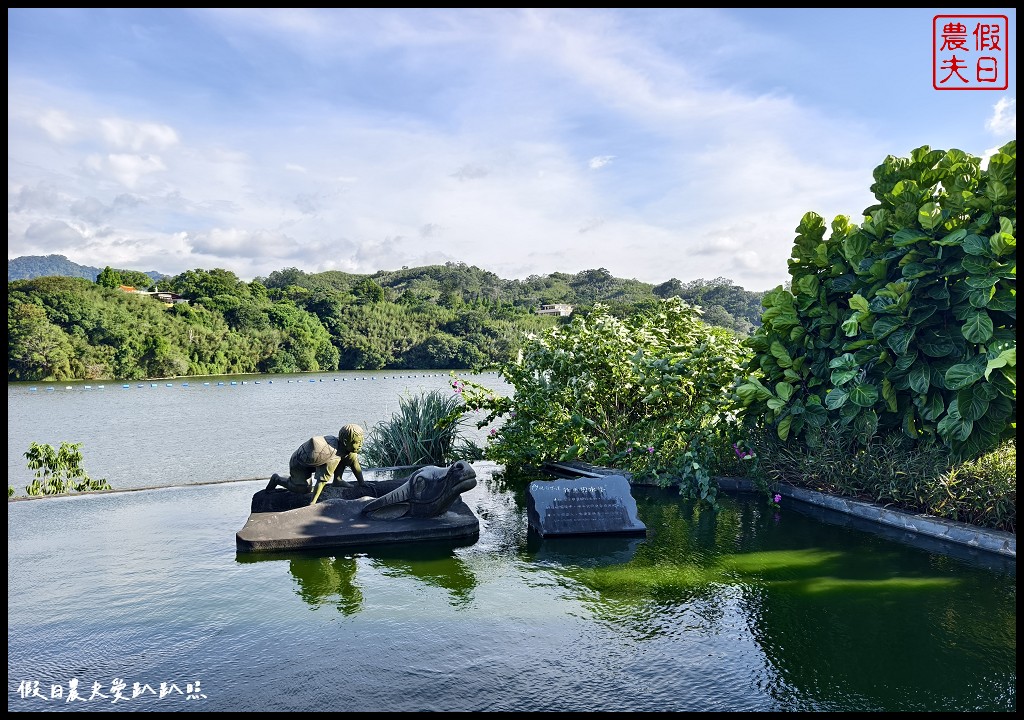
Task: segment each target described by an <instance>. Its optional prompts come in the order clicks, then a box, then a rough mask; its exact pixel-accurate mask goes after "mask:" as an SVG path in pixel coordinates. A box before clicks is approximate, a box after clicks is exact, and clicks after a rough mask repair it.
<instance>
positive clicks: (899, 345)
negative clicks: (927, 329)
mask: <svg viewBox="0 0 1024 720" xmlns="http://www.w3.org/2000/svg"><path fill="white" fill-rule="evenodd" d="M913 337H914V329H913V328H900V329H899V330H897V331H896V332H894V333H893V334H892V335H890V336H889V337H888V338H886V340H885V342H886V344H887V345H888V346H889V347H890V348H892V351H893V352H894V353H896V354H897V355H903V354H904V353H905V352H906V351H907V347H908V346H909V345H910V340H911V339H912V338H913Z"/></svg>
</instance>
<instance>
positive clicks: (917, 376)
mask: <svg viewBox="0 0 1024 720" xmlns="http://www.w3.org/2000/svg"><path fill="white" fill-rule="evenodd" d="M908 379H909V381H910V389H911V390H913V391H914V392H916V393H918V394H920V395H924V394H925V393H927V392H928V388H929V387H931V371H930V369H929V367H928V363H926V362H922V363H920V364H919V365H917V366H915V367H912V368H911V369H910V373H909V375H908Z"/></svg>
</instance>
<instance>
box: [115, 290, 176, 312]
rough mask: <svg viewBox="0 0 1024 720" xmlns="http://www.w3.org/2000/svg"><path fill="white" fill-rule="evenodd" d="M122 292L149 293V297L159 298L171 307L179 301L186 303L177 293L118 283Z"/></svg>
mask: <svg viewBox="0 0 1024 720" xmlns="http://www.w3.org/2000/svg"><path fill="white" fill-rule="evenodd" d="M118 287H119V288H120V289H121V290H122V291H123V292H126V293H132V294H133V295H149V296H150V297H152V298H154V299H156V300H159V301H160V302H162V303H163V304H164V305H166V306H167V307H173V306H175V305H179V304H181V303H185V304H186V305H187V304H188V300H186V299H185V298H183V297H182V296H181V295H179V294H178V293H172V292H164V291H163V290H156V291H153V292H149V291H148V290H139V289H137V288H134V287H132V286H131V285H119V286H118Z"/></svg>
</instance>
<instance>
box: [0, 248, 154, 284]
mask: <svg viewBox="0 0 1024 720" xmlns="http://www.w3.org/2000/svg"><path fill="white" fill-rule="evenodd" d="M102 269H103V268H94V267H89V266H88V265H79V264H78V263H76V262H72V261H70V260H68V259H67V258H66V257H64V256H63V255H25V256H23V257H16V258H14V259H13V260H8V261H7V282H10V281H11V280H31V279H32V278H37V277H51V276H56V277H81V278H85V279H86V280H93V281H95V280H96V277H97V276H98V275H99V274H100V271H101V270H102ZM115 269H116V268H115ZM145 274H146V275H148V276H149V277H151V278H152V279H153V280H163V279H164V278H166V277H169V276H168V275H165V274H164V273H159V272H156V271H155V270H150V271H149V272H147V273H145Z"/></svg>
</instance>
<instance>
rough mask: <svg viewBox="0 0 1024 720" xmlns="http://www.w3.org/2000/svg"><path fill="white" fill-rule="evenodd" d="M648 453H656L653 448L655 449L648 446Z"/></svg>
mask: <svg viewBox="0 0 1024 720" xmlns="http://www.w3.org/2000/svg"><path fill="white" fill-rule="evenodd" d="M647 452H649V453H653V452H654V448H653V447H651V446H650V445H648V446H647Z"/></svg>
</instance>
